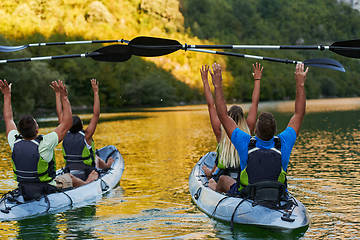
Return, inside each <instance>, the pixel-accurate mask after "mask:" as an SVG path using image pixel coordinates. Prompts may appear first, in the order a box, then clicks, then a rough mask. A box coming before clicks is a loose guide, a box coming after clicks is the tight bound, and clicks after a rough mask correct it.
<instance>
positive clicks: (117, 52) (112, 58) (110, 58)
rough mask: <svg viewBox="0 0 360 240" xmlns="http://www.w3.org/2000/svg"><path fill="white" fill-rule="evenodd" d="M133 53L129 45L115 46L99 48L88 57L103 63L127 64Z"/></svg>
mask: <svg viewBox="0 0 360 240" xmlns="http://www.w3.org/2000/svg"><path fill="white" fill-rule="evenodd" d="M131 51H132V49H131V48H129V46H127V45H121V44H115V45H110V46H106V47H103V48H99V49H97V50H95V51H93V52H92V53H89V54H88V57H91V58H92V59H94V60H96V61H103V62H126V61H127V60H129V59H130V58H131V56H132V53H131Z"/></svg>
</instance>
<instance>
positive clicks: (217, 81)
mask: <svg viewBox="0 0 360 240" xmlns="http://www.w3.org/2000/svg"><path fill="white" fill-rule="evenodd" d="M212 68H213V72H211V70H210V75H211V78H212V83H213V85H214V87H218V86H221V83H222V74H221V67H220V64H218V63H214V64H213V65H212Z"/></svg>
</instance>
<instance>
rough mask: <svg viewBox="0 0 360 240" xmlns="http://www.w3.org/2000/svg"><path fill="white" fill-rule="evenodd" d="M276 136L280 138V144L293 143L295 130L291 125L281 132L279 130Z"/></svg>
mask: <svg viewBox="0 0 360 240" xmlns="http://www.w3.org/2000/svg"><path fill="white" fill-rule="evenodd" d="M278 137H279V138H280V139H281V143H282V144H292V145H294V144H295V141H296V137H297V136H296V132H295V130H294V129H293V128H292V127H287V128H286V129H285V130H284V131H283V132H281V133H280V134H279V135H278Z"/></svg>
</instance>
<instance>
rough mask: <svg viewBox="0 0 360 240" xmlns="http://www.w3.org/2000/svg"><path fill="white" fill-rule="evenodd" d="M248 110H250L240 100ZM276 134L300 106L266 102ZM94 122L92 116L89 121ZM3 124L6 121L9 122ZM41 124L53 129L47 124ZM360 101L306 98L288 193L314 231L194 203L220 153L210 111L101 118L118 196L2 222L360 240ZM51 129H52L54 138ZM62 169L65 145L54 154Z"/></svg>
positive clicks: (116, 234) (82, 233) (52, 235)
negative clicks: (204, 171)
mask: <svg viewBox="0 0 360 240" xmlns="http://www.w3.org/2000/svg"><path fill="white" fill-rule="evenodd" d="M240 105H241V106H242V107H243V108H244V109H245V110H248V108H249V105H248V104H240ZM259 107H260V109H259V112H260V111H271V112H272V113H273V114H274V116H275V118H276V119H277V123H278V130H279V131H278V133H279V132H280V131H282V130H283V129H285V127H286V126H287V123H288V121H289V119H290V117H291V116H292V113H293V111H294V102H293V101H285V102H265V103H261V104H260V106H259ZM83 117H86V116H83ZM2 124H3V123H2ZM39 125H40V127H42V125H43V126H46V124H45V123H43V122H40V123H39ZM359 125H360V98H351V99H326V100H308V102H307V115H306V117H305V119H304V122H303V125H302V128H301V132H300V135H299V137H298V139H297V142H296V144H295V147H294V149H293V153H292V155H291V159H290V165H289V168H288V176H289V178H288V183H289V190H290V192H292V193H293V195H294V196H295V197H296V198H297V199H299V200H300V201H301V202H302V203H303V204H304V205H305V206H306V207H307V209H308V211H309V214H310V219H311V225H310V227H309V228H308V229H307V231H306V232H303V233H296V234H292V235H289V234H279V233H272V232H268V231H265V230H259V229H254V228H249V227H244V226H236V228H235V230H234V232H231V231H230V225H229V224H227V223H223V222H219V221H216V220H213V219H210V218H209V217H208V216H207V215H205V214H204V213H202V212H201V211H199V210H198V209H197V207H196V206H195V205H194V204H193V203H192V201H191V196H190V195H189V190H188V176H189V174H190V172H191V169H192V168H193V167H194V165H195V164H196V163H197V161H198V159H199V158H200V157H201V156H202V155H204V154H205V153H206V152H208V151H213V150H214V149H215V147H216V140H215V137H214V135H213V133H212V130H211V126H210V121H209V117H208V112H207V108H206V106H205V105H199V106H182V107H171V108H157V109H141V110H138V111H134V112H127V113H113V114H102V115H101V122H100V123H99V125H98V127H97V130H96V133H95V136H94V140H95V145H96V147H97V148H101V147H103V146H106V145H115V146H116V147H117V148H118V149H119V150H120V152H121V153H122V155H123V157H124V160H125V171H124V174H123V176H122V178H121V180H120V184H119V186H117V187H116V188H115V189H114V190H113V191H112V192H111V193H110V194H108V195H106V196H104V197H103V198H102V199H100V200H98V201H97V202H94V204H92V205H88V206H84V207H81V208H74V209H70V210H67V211H65V212H58V213H53V214H48V215H45V216H40V217H36V218H31V219H27V220H21V221H8V222H2V223H1V225H0V237H1V238H10V239H298V238H300V239H330V238H342V239H349V238H352V239H359V238H360V207H359V206H360V198H359V194H358V193H359V191H360V174H359V172H360V164H359V161H358V160H359V159H360V157H359V156H360V126H359ZM53 129H54V128H53V127H44V128H41V129H40V133H42V134H46V133H48V132H50V131H52V130H53ZM0 144H1V146H2V147H1V150H0V155H1V156H0V157H1V160H2V161H0V172H1V174H0V193H5V192H7V191H10V190H12V189H14V188H15V187H16V183H15V182H14V181H13V180H12V175H13V173H12V167H11V162H10V157H11V153H10V149H9V146H8V144H7V142H6V137H5V134H4V133H0ZM56 150H57V151H56V156H57V162H58V165H60V166H62V165H63V163H62V160H61V145H59V146H58V147H57V149H56Z"/></svg>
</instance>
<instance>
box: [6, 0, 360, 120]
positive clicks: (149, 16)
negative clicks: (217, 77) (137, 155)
mask: <svg viewBox="0 0 360 240" xmlns="http://www.w3.org/2000/svg"><path fill="white" fill-rule="evenodd" d="M0 13H1V15H2V16H3V17H4V19H6V21H4V22H3V23H2V24H1V26H0V45H5V46H10V45H15V46H16V45H23V44H28V43H37V42H64V41H74V40H78V41H81V40H106V39H126V40H131V39H133V38H135V37H138V36H154V37H160V38H168V39H175V40H178V41H179V42H180V43H181V44H185V43H187V44H261V45H264V44H269V45H279V44H280V45H319V44H320V43H321V44H323V45H330V44H331V43H333V42H335V41H341V40H350V39H358V38H360V32H359V31H357V29H358V26H359V25H360V13H359V11H357V10H354V9H352V8H351V6H349V5H347V4H345V3H342V2H337V1H336V0H319V1H316V2H313V1H287V0H249V1H236V0H120V1H112V0H102V1H92V0H88V1H80V0H48V1H45V0H18V1H3V2H1V3H0ZM101 47H103V45H101V44H83V45H67V46H52V47H29V48H27V49H25V50H22V51H18V52H13V53H2V52H0V59H14V58H25V57H36V56H54V55H66V54H79V53H85V52H92V51H94V50H96V49H98V48H101ZM234 52H235V51H234ZM236 52H239V53H243V54H252V55H259V56H266V57H276V58H283V59H286V58H288V59H292V60H300V61H304V60H306V59H312V58H319V57H326V58H332V59H335V60H337V61H339V62H340V63H341V64H342V65H343V66H344V67H345V69H346V73H340V72H336V71H331V70H327V69H319V68H311V69H310V71H309V74H308V78H307V81H306V95H307V99H319V98H334V97H335V98H343V97H357V96H360V68H359V61H358V60H357V59H351V58H346V57H342V56H339V55H336V54H334V53H332V52H326V51H323V52H320V51H291V50H241V51H239V50H237V51H236ZM214 62H218V63H220V64H221V65H222V67H223V69H224V93H225V97H226V99H227V101H228V102H238V103H241V104H242V103H246V102H249V101H251V93H252V88H253V78H252V76H251V72H252V66H251V65H252V64H253V63H254V62H255V61H254V60H250V59H240V58H236V57H224V56H219V55H215V54H206V53H195V52H190V51H186V52H185V51H177V52H175V53H172V54H169V55H166V56H162V57H156V58H140V57H136V56H133V57H132V58H131V59H130V60H128V61H127V62H123V63H109V62H97V61H94V60H92V59H66V60H50V61H37V62H24V63H10V64H0V79H7V80H8V81H9V82H12V83H13V84H14V86H16V87H14V91H13V93H12V95H13V99H19V100H18V101H14V103H13V110H14V113H15V117H18V116H20V115H22V114H24V113H32V114H35V115H36V114H37V113H39V112H40V113H41V111H42V110H43V109H53V108H54V107H55V101H54V99H55V97H54V94H53V92H52V90H51V88H50V87H49V84H50V83H51V81H53V80H56V79H62V80H64V81H65V84H66V85H67V87H68V89H69V99H70V102H71V104H72V106H73V107H74V109H77V108H81V106H84V105H91V103H92V96H91V94H89V92H90V90H91V85H90V79H91V78H96V79H97V80H98V81H99V82H100V93H99V94H100V102H101V108H102V109H127V108H132V107H136V108H139V107H162V106H179V105H191V104H202V103H204V96H203V90H202V83H201V78H200V73H199V69H200V67H201V65H203V64H212V63H214ZM261 64H262V65H263V66H264V74H263V79H262V84H261V95H260V102H261V101H277V100H292V99H294V98H295V84H294V77H293V72H294V67H295V66H294V65H289V64H288V65H285V64H282V63H272V62H266V61H261ZM2 101H3V100H2V99H0V104H2Z"/></svg>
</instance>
